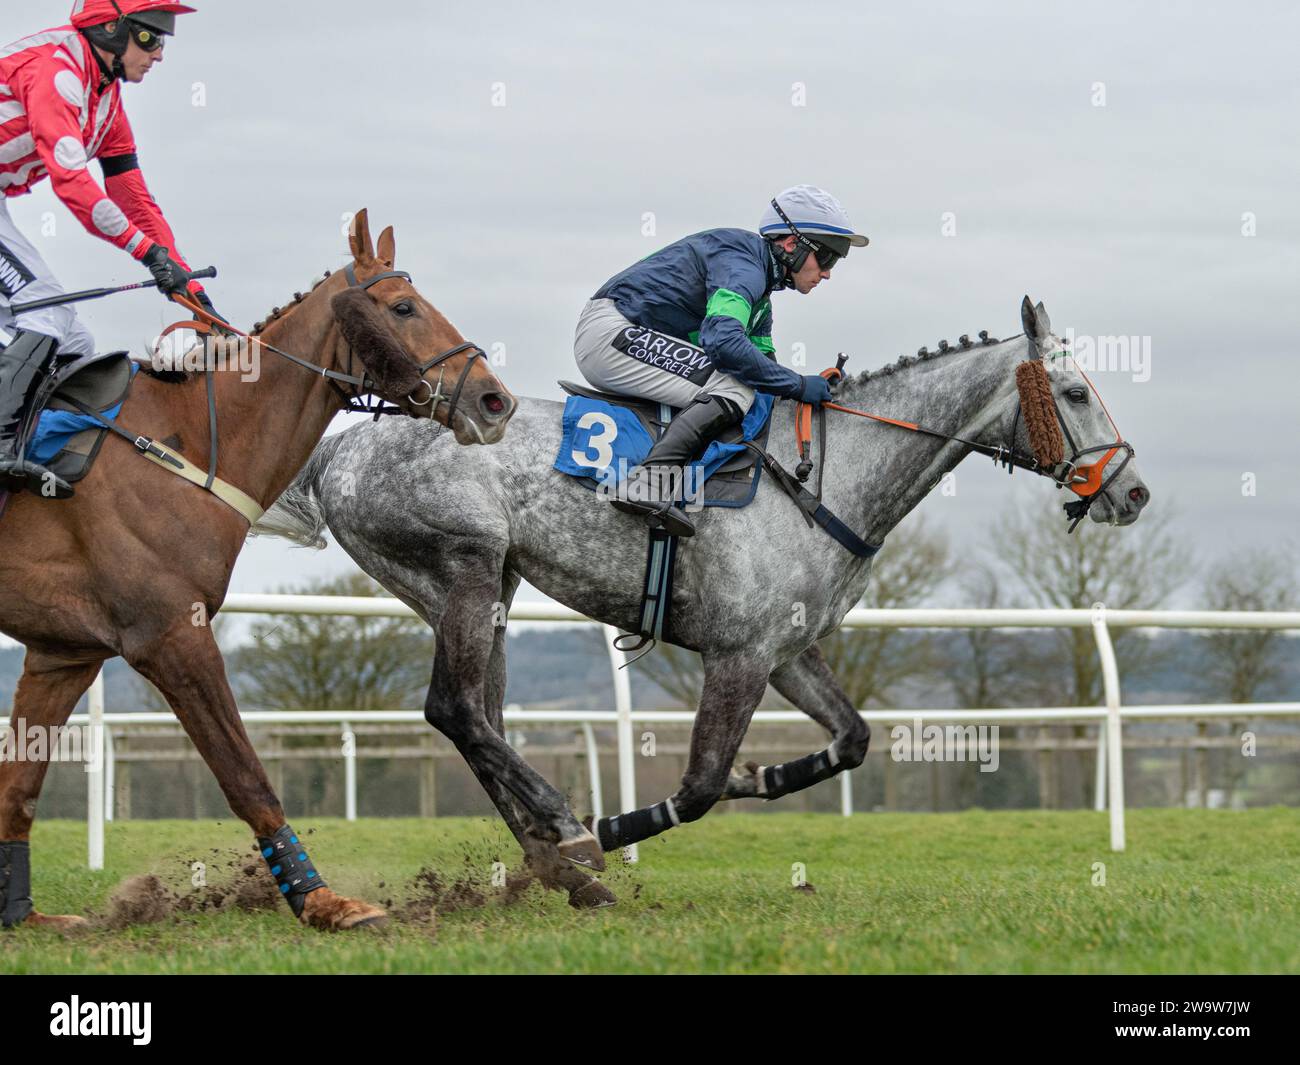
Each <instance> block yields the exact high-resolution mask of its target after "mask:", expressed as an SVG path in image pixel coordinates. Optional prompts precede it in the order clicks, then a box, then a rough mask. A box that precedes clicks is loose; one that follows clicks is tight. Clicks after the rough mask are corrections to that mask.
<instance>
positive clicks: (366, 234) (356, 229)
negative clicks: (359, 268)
mask: <svg viewBox="0 0 1300 1065" xmlns="http://www.w3.org/2000/svg"><path fill="white" fill-rule="evenodd" d="M348 244H349V246H350V247H351V249H352V258H354V259H355V260H356V261H357V262H364V261H366V260H367V259H373V258H374V257H375V245H374V243H373V242H372V241H371V239H370V215H369V213H368V212H367V211H366V209H365V208H364V207H363V208H361V210H359V211H358V212H357V213H356V214H355V215H353V216H352V227H351V228H350V229H349V230H348Z"/></svg>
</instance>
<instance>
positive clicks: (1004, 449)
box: [795, 339, 1133, 533]
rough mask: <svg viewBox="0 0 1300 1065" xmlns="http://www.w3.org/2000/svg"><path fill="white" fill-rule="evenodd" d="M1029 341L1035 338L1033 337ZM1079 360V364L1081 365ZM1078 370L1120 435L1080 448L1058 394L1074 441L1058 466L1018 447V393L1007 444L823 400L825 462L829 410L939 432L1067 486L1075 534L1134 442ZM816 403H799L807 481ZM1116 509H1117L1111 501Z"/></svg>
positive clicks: (831, 375) (831, 373)
mask: <svg viewBox="0 0 1300 1065" xmlns="http://www.w3.org/2000/svg"><path fill="white" fill-rule="evenodd" d="M1030 343H1033V341H1032V339H1031V340H1030ZM1060 355H1068V352H1060V353H1058V355H1056V356H1053V358H1057V357H1059V356H1060ZM846 359H847V357H846V356H844V355H841V356H840V357H839V361H838V363H837V364H836V366H834V367H833V368H830V369H826V370H823V371H822V376H823V377H825V378H827V380H828V381H830V382H832V383H834V382H836V381H838V380H839V379H841V378H842V377H843V376H844V363H845V361H846ZM1077 366H1078V364H1077V363H1076V368H1077ZM1079 375H1080V376H1081V377H1082V378H1083V379H1084V381H1086V382H1087V384H1088V388H1089V389H1090V390H1091V391H1092V394H1093V395H1094V396H1096V397H1097V402H1098V403H1100V404H1101V409H1102V411H1103V412H1104V413H1105V415H1106V419H1107V421H1109V422H1110V424H1111V427H1112V428H1113V429H1114V430H1115V440H1114V442H1113V443H1109V444H1098V445H1096V446H1095V447H1086V448H1080V447H1079V445H1078V444H1077V443H1075V440H1074V434H1073V433H1071V432H1070V427H1069V426H1068V425H1066V423H1065V417H1064V416H1063V415H1062V414H1061V407H1060V404H1059V403H1058V402H1057V400H1056V397H1055V395H1053V397H1052V407H1053V409H1054V410H1055V411H1056V420H1057V423H1058V424H1059V426H1060V428H1061V433H1062V435H1063V436H1064V438H1065V440H1066V442H1067V443H1068V444H1069V446H1070V448H1071V451H1072V454H1071V455H1070V457H1069V458H1068V459H1063V460H1062V461H1061V462H1058V463H1056V464H1054V465H1051V466H1047V465H1044V464H1043V463H1040V462H1039V460H1038V458H1037V457H1036V456H1035V455H1033V454H1032V453H1030V452H1026V451H1022V450H1020V448H1018V447H1017V446H1016V433H1017V432H1018V430H1019V426H1020V418H1021V411H1022V408H1023V405H1024V404H1023V401H1022V400H1021V399H1020V398H1019V396H1017V399H1016V413H1015V417H1013V418H1012V420H1011V436H1010V440H1009V441H1008V443H1007V444H1005V445H1003V444H994V445H990V444H984V443H980V442H979V441H977V440H967V439H966V438H965V437H961V436H955V435H953V434H952V433H945V432H943V431H942V430H939V429H931V428H929V427H928V426H924V425H921V424H919V423H917V422H909V421H903V420H902V419H899V418H886V417H885V416H884V415H881V414H872V413H871V412H870V411H864V410H856V409H854V408H853V407H845V406H843V405H841V404H839V403H823V404H821V405H820V406H819V407H818V408H817V414H818V431H819V434H820V436H821V455H820V462H821V465H822V466H824V465H825V462H826V413H825V412H826V410H827V408H829V409H831V410H837V411H840V412H841V413H844V414H855V415H857V416H858V417H859V418H870V419H871V420H872V421H877V422H881V423H883V424H885V425H893V426H896V427H897V428H899V429H907V430H909V431H911V432H914V433H921V434H923V435H925V436H933V437H937V438H939V439H941V440H948V441H952V442H953V443H958V444H963V445H965V446H966V447H968V448H970V450H971V451H974V452H975V453H977V454H980V455H985V456H987V457H988V458H991V459H992V460H993V461H994V463H995V464H996V465H998V466H1003V467H1005V468H1006V471H1007V473H1008V474H1011V473H1014V472H1015V471H1016V470H1017V469H1021V470H1028V471H1029V472H1030V473H1035V474H1038V475H1039V476H1041V477H1048V478H1050V479H1051V480H1052V482H1053V483H1054V484H1055V485H1056V487H1057V488H1068V489H1069V490H1070V491H1071V492H1073V493H1074V494H1075V495H1077V496H1078V497H1079V498H1078V499H1076V500H1072V501H1071V502H1069V503H1066V504H1065V505H1064V510H1065V516H1066V519H1067V520H1068V521H1069V522H1070V527H1069V528H1068V529H1067V530H1066V532H1067V533H1072V532H1074V530H1075V529H1076V528H1077V527H1078V525H1079V523H1080V522H1081V521H1083V519H1084V518H1085V517H1087V514H1088V509H1089V508H1090V507H1091V506H1092V504H1093V502H1094V501H1095V500H1096V499H1097V497H1098V496H1100V495H1103V494H1105V492H1106V490H1107V489H1108V488H1109V487H1110V486H1111V484H1112V483H1113V482H1114V480H1115V478H1116V477H1118V476H1119V475H1120V471H1122V470H1123V469H1124V467H1125V466H1127V465H1128V464H1129V461H1130V460H1131V459H1132V458H1133V445H1132V444H1130V443H1129V442H1128V441H1127V440H1125V439H1124V438H1123V437H1122V436H1121V435H1120V432H1119V428H1118V426H1116V425H1115V419H1114V418H1112V417H1111V416H1110V411H1109V410H1107V409H1106V404H1105V403H1103V402H1102V399H1101V395H1100V394H1099V393H1098V392H1097V388H1096V386H1095V385H1093V383H1092V381H1091V380H1090V379H1089V378H1088V375H1087V374H1085V373H1084V372H1083V370H1081V369H1080V370H1079ZM812 410H813V408H812V405H811V404H807V403H800V404H798V405H797V407H796V408H795V440H796V442H797V445H798V448H799V456H800V459H801V461H800V463H799V466H798V468H797V469H796V471H795V475H796V477H797V478H798V479H799V480H800V481H806V480H807V479H808V476H809V474H810V473H811V472H812V462H811V459H810V449H811V445H812ZM1099 451H1104V452H1105V454H1104V455H1103V456H1102V458H1101V459H1100V460H1098V461H1097V462H1094V463H1091V464H1088V465H1080V463H1079V459H1081V458H1083V457H1084V456H1085V455H1092V454H1095V453H1097V452H1099ZM1120 451H1123V452H1124V460H1123V461H1122V462H1121V463H1120V464H1119V465H1118V466H1116V467H1115V469H1114V470H1113V471H1112V472H1111V474H1110V476H1108V477H1105V479H1104V480H1103V479H1102V478H1103V475H1104V474H1105V470H1106V465H1107V464H1108V463H1109V462H1110V460H1111V459H1112V458H1114V456H1115V455H1116V454H1117V453H1118V452H1120ZM820 494H821V473H820V472H819V473H818V497H819V498H820ZM1111 506H1112V508H1114V509H1116V510H1118V508H1117V507H1115V506H1114V503H1113V502H1112V503H1111Z"/></svg>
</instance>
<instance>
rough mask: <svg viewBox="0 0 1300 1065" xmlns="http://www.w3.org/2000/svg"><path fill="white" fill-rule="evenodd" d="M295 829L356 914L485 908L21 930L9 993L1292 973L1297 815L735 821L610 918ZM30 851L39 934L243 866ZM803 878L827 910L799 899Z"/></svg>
mask: <svg viewBox="0 0 1300 1065" xmlns="http://www.w3.org/2000/svg"><path fill="white" fill-rule="evenodd" d="M295 827H296V828H298V829H299V831H300V833H301V834H302V835H303V836H304V842H306V843H307V844H308V846H309V848H310V851H311V854H312V857H313V858H314V860H315V862H316V864H317V866H318V868H319V869H320V870H321V873H322V875H323V876H324V877H325V878H326V880H328V881H329V883H330V886H331V887H333V888H335V889H336V890H338V891H340V892H342V893H344V894H352V895H360V896H362V897H364V898H366V899H367V900H368V901H372V902H375V901H379V902H387V901H388V900H392V903H393V904H394V907H395V908H400V907H401V906H402V904H403V902H404V900H405V899H407V898H408V897H409V896H410V895H411V894H412V891H413V889H412V881H413V878H415V876H416V874H417V873H418V872H419V871H420V869H421V868H422V867H429V868H432V869H434V870H436V871H437V872H438V873H439V875H440V877H441V878H442V880H443V881H444V883H450V882H453V881H457V880H459V881H462V882H469V883H472V884H473V885H475V886H476V887H477V888H478V889H479V890H481V891H482V892H483V894H484V895H485V899H484V901H482V902H481V903H480V904H476V905H464V906H461V907H460V908H457V909H454V910H453V911H452V912H448V913H444V914H440V915H439V916H438V918H437V921H436V922H435V923H433V924H428V923H418V922H410V921H402V920H397V919H394V920H392V921H390V922H389V924H388V925H387V927H385V928H383V929H378V930H374V929H366V930H358V931H354V932H348V933H339V934H328V933H321V932H316V931H313V930H310V929H307V928H304V927H302V926H300V925H298V924H297V923H296V922H294V921H293V920H292V919H291V917H290V914H289V911H288V908H287V907H286V906H284V905H283V904H282V903H277V904H276V908H275V909H270V910H264V911H252V912H248V911H244V910H239V909H236V908H233V907H229V908H225V909H222V910H220V911H218V912H200V913H184V912H182V913H176V914H174V915H172V916H169V917H167V918H165V919H164V920H162V921H160V922H157V923H150V924H140V925H134V926H130V927H126V928H123V929H118V930H112V929H109V928H96V929H92V930H90V931H86V932H82V933H79V934H75V935H68V936H64V935H61V934H59V933H55V932H51V931H47V930H43V929H36V928H28V927H22V928H19V929H17V930H15V931H12V932H8V933H3V934H0V973H6V974H13V973H166V974H170V973H340V972H346V973H487V972H511V973H591V972H598V973H613V972H648V973H695V972H699V973H715V972H763V973H849V972H877V973H883V972H888V973H915V972H927V973H931V972H940V973H964V972H1018V973H1040V972H1042V973H1059V972H1066V973H1180V972H1187V973H1217V972H1293V973H1294V972H1297V971H1300V925H1298V924H1297V922H1296V921H1295V914H1296V913H1297V912H1300V877H1298V875H1297V874H1298V873H1300V831H1298V830H1300V813H1298V812H1297V811H1295V810H1292V809H1281V808H1274V809H1257V810H1249V811H1237V812H1232V811H1207V810H1134V811H1130V812H1129V815H1128V848H1129V849H1128V851H1127V852H1126V853H1124V854H1112V853H1110V851H1109V850H1108V848H1107V843H1106V841H1107V824H1106V815H1104V814H1096V813H1092V812H1086V811H1078V812H1025V811H1015V812H986V811H968V812H965V813H957V814H861V815H857V816H854V817H852V818H847V819H846V818H840V817H835V816H831V815H825V814H765V815H752V814H750V815H746V814H741V813H730V812H728V813H727V814H726V815H724V816H713V817H710V818H707V819H706V820H704V821H703V822H701V823H698V824H693V825H687V826H683V827H682V828H680V829H677V830H675V831H673V832H669V833H667V834H666V835H664V836H661V837H659V838H658V839H655V840H651V841H649V842H648V843H644V844H642V846H641V857H642V861H641V862H640V863H639V864H637V865H634V866H629V865H624V864H622V863H621V862H620V861H619V860H618V859H617V858H614V857H611V860H610V868H609V870H608V871H607V872H606V873H605V874H603V877H602V879H604V881H605V882H606V883H607V884H609V886H610V887H611V888H613V890H614V891H615V893H616V894H618V896H619V900H620V901H619V904H618V906H616V907H614V908H611V909H604V910H597V911H578V910H573V909H571V908H570V907H569V906H568V905H567V902H566V899H565V897H564V896H562V895H560V894H557V893H554V892H545V891H543V890H542V889H541V888H540V887H538V886H536V885H534V886H532V887H530V888H529V889H528V890H527V891H526V892H524V893H523V894H522V895H520V896H519V897H518V898H516V899H515V900H514V901H513V902H511V903H510V904H503V902H502V901H501V900H502V897H503V896H502V895H500V894H499V893H497V892H495V891H494V890H493V889H492V887H491V885H490V878H491V875H492V863H493V862H494V861H497V860H500V861H502V862H505V863H506V864H508V865H509V866H510V867H511V868H514V867H516V866H518V865H519V864H520V858H519V852H518V849H517V847H516V846H515V844H514V841H513V840H512V839H510V838H509V836H508V835H507V834H506V832H505V829H504V827H503V826H501V825H500V824H499V823H496V822H492V821H488V820H484V819H468V818H440V819H437V820H430V821H420V820H365V821H358V822H355V823H351V824H349V823H347V822H344V821H339V820H332V819H322V820H318V821H315V822H307V821H305V820H302V821H300V823H297V824H295ZM309 830H310V834H308V833H309ZM32 842H33V848H32V860H33V865H34V871H33V881H34V884H33V887H34V891H33V894H34V896H35V899H36V904H37V906H38V907H39V908H40V909H41V910H43V911H44V912H46V913H88V912H90V911H94V912H97V913H100V914H102V913H104V912H106V910H107V908H108V898H109V896H110V894H111V893H112V892H113V890H114V888H115V887H116V886H117V885H118V884H119V883H120V881H122V880H123V879H124V878H126V877H128V876H131V875H133V874H139V873H155V874H158V875H159V876H160V877H161V878H162V879H163V880H164V881H166V882H167V883H168V884H170V885H172V886H173V887H176V888H177V889H178V890H181V891H185V890H188V889H189V884H190V875H191V862H193V861H204V862H207V863H208V864H209V865H210V868H211V872H210V874H209V875H210V878H211V879H212V880H213V881H216V880H218V879H219V878H220V877H221V876H222V875H226V872H227V871H226V866H227V865H228V864H229V863H230V862H231V861H232V860H235V859H236V858H237V859H238V863H239V864H243V857H242V856H244V855H247V856H249V857H250V858H251V857H252V856H253V852H252V850H251V846H252V842H251V839H250V838H249V834H248V831H247V829H246V828H245V827H244V826H243V825H242V824H239V823H237V822H233V821H224V822H218V823H212V822H193V821H161V822H159V821H154V822H130V823H115V824H111V825H109V826H108V845H107V855H108V860H107V868H106V869H105V870H104V871H102V872H97V873H88V872H87V871H86V867H85V857H86V849H85V825H84V824H79V823H76V822H67V821H63V822H60V821H50V822H39V821H38V823H37V826H36V829H35V833H34V836H33V841H32ZM796 863H801V864H802V867H803V869H804V870H805V871H806V872H805V875H806V879H807V882H808V883H809V884H811V885H812V887H813V889H814V890H807V889H806V888H805V889H804V890H797V889H796V887H795V880H796V879H797V874H798V867H797V865H796ZM1095 863H1103V864H1104V866H1105V869H1104V880H1105V883H1104V886H1103V885H1102V884H1100V883H1098V880H1099V878H1100V873H1101V870H1100V869H1099V868H1098V867H1097V866H1096V864H1095ZM381 884H382V885H383V886H380V885H381Z"/></svg>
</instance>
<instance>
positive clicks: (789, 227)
mask: <svg viewBox="0 0 1300 1065" xmlns="http://www.w3.org/2000/svg"><path fill="white" fill-rule="evenodd" d="M758 232H759V234H760V235H761V236H764V237H767V238H769V239H773V240H775V239H777V238H780V237H783V236H787V235H789V234H793V235H794V236H795V237H796V238H800V240H799V243H800V244H801V245H804V253H803V254H799V253H798V251H796V252H795V253H794V254H795V255H797V256H798V260H799V262H798V265H793V266H792V269H795V270H798V269H799V266H802V265H803V261H804V259H805V258H807V252H808V251H812V250H813V249H811V248H808V247H807V243H806V241H807V240H811V241H812V242H815V243H816V244H817V245H819V246H820V247H823V248H827V249H829V250H830V251H833V252H834V253H835V254H836V256H838V257H839V258H843V257H844V256H846V255H848V253H849V248H851V247H852V248H865V247H866V246H867V244H868V243H869V242H868V240H867V238H866V237H864V236H863V235H862V234H861V233H856V232H854V230H853V223H852V222H850V221H849V216H848V215H847V214H846V213H845V211H844V208H843V207H841V206H840V201H839V200H837V199H836V198H835V197H834V196H832V195H831V194H830V193H829V192H827V191H826V190H825V189H819V188H818V187H817V186H816V185H795V186H793V187H792V188H788V189H786V190H785V191H784V192H782V193H780V194H778V195H777V197H776V199H774V200H773V201H772V202H771V203H769V204H768V205H767V210H766V211H764V212H763V217H762V218H760V219H759V221H758ZM804 238H806V239H804Z"/></svg>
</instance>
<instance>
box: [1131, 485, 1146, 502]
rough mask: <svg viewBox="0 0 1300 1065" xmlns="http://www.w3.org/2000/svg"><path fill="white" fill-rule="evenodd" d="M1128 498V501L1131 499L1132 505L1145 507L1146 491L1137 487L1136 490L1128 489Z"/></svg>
mask: <svg viewBox="0 0 1300 1065" xmlns="http://www.w3.org/2000/svg"><path fill="white" fill-rule="evenodd" d="M1128 497H1129V499H1131V500H1132V501H1133V502H1134V503H1136V504H1137V505H1138V506H1143V505H1145V503H1146V501H1147V498H1148V497H1147V490H1146V489H1145V488H1142V487H1138V488H1130V489H1129V490H1128Z"/></svg>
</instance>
